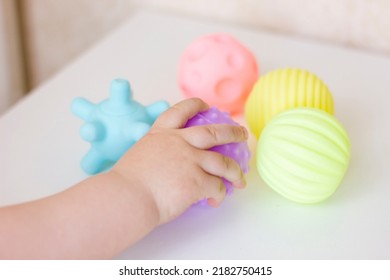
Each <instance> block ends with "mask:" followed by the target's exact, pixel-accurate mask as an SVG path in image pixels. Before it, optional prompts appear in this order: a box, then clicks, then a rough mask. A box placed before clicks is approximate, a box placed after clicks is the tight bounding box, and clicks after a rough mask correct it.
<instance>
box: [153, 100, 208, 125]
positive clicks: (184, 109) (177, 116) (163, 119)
mask: <svg viewBox="0 0 390 280" xmlns="http://www.w3.org/2000/svg"><path fill="white" fill-rule="evenodd" d="M208 108H209V105H207V103H205V102H204V101H202V100H201V99H199V98H190V99H186V100H183V101H181V102H179V103H177V104H175V105H173V106H172V107H171V108H169V109H168V110H167V111H165V112H164V113H162V114H161V116H160V117H158V118H157V120H156V122H155V123H154V126H155V127H163V128H182V127H183V126H184V125H185V124H186V123H187V121H188V120H189V119H190V118H192V117H193V116H195V115H196V114H197V113H199V112H202V111H206V110H207V109H208Z"/></svg>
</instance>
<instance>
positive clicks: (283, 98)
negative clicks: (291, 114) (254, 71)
mask: <svg viewBox="0 0 390 280" xmlns="http://www.w3.org/2000/svg"><path fill="white" fill-rule="evenodd" d="M297 107H309V108H317V109H321V110H324V111H326V112H328V113H330V114H333V112H334V107H333V97H332V94H331V92H330V91H329V89H328V87H327V86H326V85H325V83H324V82H323V81H321V79H320V78H318V77H317V76H316V75H314V74H313V73H311V72H309V71H306V70H301V69H289V68H287V69H279V70H275V71H272V72H269V73H268V74H266V75H264V76H262V77H261V78H260V79H259V80H258V81H257V82H256V83H255V85H254V87H253V89H252V91H251V93H250V95H249V97H248V99H247V101H246V104H245V117H246V121H247V123H248V125H249V128H250V130H251V131H252V133H253V134H254V135H255V136H256V137H257V138H259V137H260V134H261V132H262V130H263V128H264V127H265V126H266V124H267V123H268V122H269V121H270V120H271V119H272V118H273V117H274V116H275V115H276V114H278V113H280V112H282V111H284V110H287V109H291V108H297Z"/></svg>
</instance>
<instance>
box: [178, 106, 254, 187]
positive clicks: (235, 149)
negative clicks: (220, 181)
mask: <svg viewBox="0 0 390 280" xmlns="http://www.w3.org/2000/svg"><path fill="white" fill-rule="evenodd" d="M208 124H232V125H239V124H238V123H236V122H235V121H233V120H232V119H231V118H230V116H229V114H228V113H223V112H221V111H219V110H218V109H217V108H215V107H213V108H210V109H209V110H207V111H205V112H201V113H198V114H197V115H195V116H194V117H192V118H191V119H190V120H189V121H188V122H187V124H186V125H185V126H184V127H191V126H199V125H208ZM210 150H211V151H215V152H218V153H221V154H223V155H225V156H228V157H230V158H232V159H234V160H235V161H236V162H237V163H238V164H239V165H240V167H241V169H242V171H243V172H244V173H247V172H248V171H249V160H250V157H251V154H250V151H249V147H248V144H247V143H246V142H240V143H230V144H225V145H220V146H215V147H213V148H211V149H210ZM224 183H225V186H226V192H227V194H231V193H232V192H233V185H232V184H231V183H230V182H229V181H227V180H225V179H224Z"/></svg>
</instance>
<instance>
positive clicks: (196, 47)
mask: <svg viewBox="0 0 390 280" xmlns="http://www.w3.org/2000/svg"><path fill="white" fill-rule="evenodd" d="M258 76H259V70H258V66H257V63H256V59H255V57H254V55H253V54H252V53H251V52H250V51H249V50H248V49H247V48H246V47H245V46H243V45H242V44H241V43H240V42H238V41H237V40H236V39H234V38H233V37H231V36H229V35H226V34H214V35H209V36H205V37H201V38H199V39H198V40H196V41H194V42H193V43H192V44H190V46H189V47H188V48H187V49H186V50H185V51H184V53H183V55H182V56H181V59H180V62H179V73H178V82H179V86H180V88H181V90H182V91H183V94H184V95H185V96H186V97H200V98H201V99H203V100H204V101H206V102H207V103H209V104H211V105H214V106H217V107H218V108H220V109H221V110H223V111H228V112H230V113H231V114H236V113H241V112H242V111H243V108H244V103H245V100H246V98H247V97H248V95H249V93H250V91H251V90H252V87H253V85H254V83H255V82H256V80H257V79H258Z"/></svg>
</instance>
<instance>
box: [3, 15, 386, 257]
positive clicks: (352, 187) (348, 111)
mask: <svg viewBox="0 0 390 280" xmlns="http://www.w3.org/2000/svg"><path fill="white" fill-rule="evenodd" d="M212 32H227V33H230V34H232V35H233V36H235V37H236V38H238V39H239V40H241V41H242V42H243V43H244V44H245V45H247V46H248V47H249V48H250V49H251V50H252V51H253V52H254V53H255V55H256V57H257V58H258V60H259V61H260V68H261V73H266V72H268V71H270V70H272V69H276V68H280V67H287V66H290V67H300V68H306V69H309V70H311V71H313V72H314V73H316V74H317V75H319V76H320V77H321V78H322V79H323V80H324V81H325V82H326V83H327V84H328V86H329V87H330V89H331V90H332V92H333V94H334V99H335V105H336V116H337V118H338V119H339V120H340V121H341V122H342V123H343V124H344V126H345V127H346V129H347V131H348V132H349V135H350V138H351V143H352V158H351V164H350V168H349V170H348V173H347V175H346V178H345V180H344V181H343V183H342V185H341V187H340V188H339V190H338V191H337V192H336V193H335V194H334V195H333V196H332V197H331V198H330V199H329V200H327V201H326V202H324V203H322V204H318V205H300V204H296V203H293V202H290V201H288V200H286V199H284V198H283V197H280V196H279V195H277V194H276V193H275V192H273V191H272V190H270V189H269V188H268V187H267V186H266V185H265V184H264V182H262V180H261V179H260V177H259V175H258V174H257V172H256V168H255V166H254V161H252V170H251V172H250V173H249V175H248V188H247V189H246V190H244V191H236V192H235V194H234V195H233V196H231V197H229V198H227V200H226V201H225V203H224V204H223V205H222V206H221V207H220V208H218V209H212V208H207V207H205V208H199V207H198V208H191V209H190V210H189V211H188V212H186V213H185V214H184V215H183V216H182V217H180V218H178V219H177V220H175V221H174V222H171V223H169V224H166V225H164V226H161V227H160V228H158V229H156V230H155V231H154V232H152V233H151V234H150V235H148V236H147V237H146V238H145V239H144V240H142V241H141V242H139V243H138V244H136V245H135V246H133V247H132V248H129V249H128V250H126V251H125V252H123V253H122V254H121V255H120V256H118V258H130V259H133V258H135V259H140V258H142V259H302V258H303V259H344V258H348V259H371V258H374V259H378V258H379V259H382V258H385V259H388V258H390V164H389V156H390V148H389V146H390V124H389V122H390V110H389V105H390V97H389V95H390V91H389V82H390V59H389V57H384V56H379V55H374V54H370V53H365V52H361V51H356V50H350V49H345V48H339V47H335V46H332V45H324V44H318V43H314V42H310V41H304V40H298V39H295V38H289V37H284V36H280V35H275V34H269V33H263V32H259V31H255V30H248V29H243V28H239V27H236V26H229V25H222V24H216V23H207V22H200V21H193V20H189V19H186V18H180V17H171V16H166V15H159V14H153V13H138V14H135V15H134V16H133V17H132V18H130V19H129V21H128V22H126V23H125V24H124V25H123V26H122V27H121V28H119V29H118V30H116V31H115V32H113V33H112V34H110V36H108V37H107V38H105V39H104V40H103V41H101V42H100V43H99V44H97V45H95V46H94V47H93V48H92V49H90V50H89V51H87V52H86V53H85V54H84V55H82V56H81V57H80V58H78V59H77V60H75V61H74V62H73V63H71V64H70V65H69V66H68V67H66V68H65V69H64V70H63V71H61V72H60V73H59V74H58V75H56V76H55V77H53V78H52V79H50V80H49V81H48V82H47V83H45V84H43V85H42V86H40V87H39V88H37V89H36V90H35V91H34V92H33V93H31V94H30V95H29V96H28V97H27V98H25V99H24V100H22V101H21V102H19V103H18V104H17V105H16V106H15V107H14V108H12V109H11V110H9V111H8V113H6V114H5V115H3V116H1V118H0V135H1V136H0V155H1V161H0V170H1V176H0V186H1V187H0V205H7V204H12V203H18V202H22V201H27V200H31V199H36V198H40V197H43V196H47V195H50V194H53V193H56V192H59V191H61V190H64V189H66V188H67V187H69V186H71V185H72V184H74V183H76V182H78V181H80V180H82V179H83V178H85V177H86V175H85V174H84V173H83V171H82V170H81V169H80V167H79V161H80V159H81V157H82V156H83V155H84V153H85V152H86V151H87V150H88V143H86V142H84V141H82V140H81V139H80V137H79V136H78V131H79V127H80V126H81V124H82V122H81V121H80V120H79V119H78V118H76V117H75V116H73V115H72V114H71V113H70V109H69V107H70V103H71V101H72V99H73V98H74V97H76V96H84V97H86V98H87V99H89V100H91V101H95V102H98V101H100V100H102V99H104V98H106V97H107V95H108V87H109V83H110V81H111V80H112V79H113V78H116V77H124V78H128V79H130V81H131V83H132V87H133V89H134V90H135V98H136V99H137V100H138V101H140V102H142V103H144V104H147V103H151V102H153V101H155V100H157V99H161V98H164V99H166V100H167V101H168V102H170V103H171V104H173V103H175V102H177V101H179V100H180V99H182V95H181V93H180V92H179V89H178V86H177V83H176V66H177V62H178V58H179V56H180V54H181V53H182V51H183V50H184V48H185V47H186V46H187V45H188V43H189V42H191V41H192V40H194V39H195V38H197V37H198V36H201V35H205V34H208V33H212ZM254 144H255V143H254V141H251V148H252V150H253V151H254V149H255V145H254Z"/></svg>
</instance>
